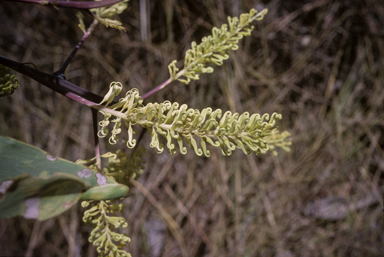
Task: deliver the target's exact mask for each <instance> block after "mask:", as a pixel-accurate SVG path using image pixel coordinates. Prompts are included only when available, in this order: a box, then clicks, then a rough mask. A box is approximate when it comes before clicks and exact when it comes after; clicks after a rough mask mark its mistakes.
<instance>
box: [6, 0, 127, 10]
mask: <svg viewBox="0 0 384 257" xmlns="http://www.w3.org/2000/svg"><path fill="white" fill-rule="evenodd" d="M5 1H10V2H22V3H27V4H39V5H47V6H55V7H63V8H74V9H92V8H100V7H106V6H110V5H114V4H117V3H120V2H123V1H124V0H101V1H97V2H95V1H91V2H85V1H58V0H5Z"/></svg>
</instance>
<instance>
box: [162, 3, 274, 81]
mask: <svg viewBox="0 0 384 257" xmlns="http://www.w3.org/2000/svg"><path fill="white" fill-rule="evenodd" d="M267 12H268V10H267V9H264V10H262V11H260V12H258V11H256V10H255V9H251V10H250V12H249V13H243V14H241V15H240V18H237V17H228V24H224V25H222V26H221V28H220V29H219V28H216V27H214V28H213V29H212V35H210V36H208V37H204V38H203V39H202V40H201V41H202V42H201V43H200V44H199V45H197V44H196V42H192V44H191V49H189V50H187V52H186V53H185V59H184V68H183V69H182V70H181V71H179V68H177V67H176V63H177V61H176V60H175V61H173V62H172V63H171V64H170V65H169V66H168V69H169V73H170V77H171V80H172V81H173V80H179V81H181V82H183V83H185V84H188V83H189V82H190V81H191V79H192V80H198V79H199V78H200V74H201V73H212V72H213V68H212V67H207V66H206V64H207V63H211V64H215V65H218V66H220V65H222V64H223V60H226V59H228V58H229V51H230V50H237V49H238V48H239V47H238V45H237V44H238V42H239V40H240V39H242V38H243V37H244V36H249V35H251V32H252V30H253V29H254V27H253V26H252V25H251V23H252V22H253V21H256V20H257V21H259V20H262V19H263V18H264V15H265V14H266V13H267Z"/></svg>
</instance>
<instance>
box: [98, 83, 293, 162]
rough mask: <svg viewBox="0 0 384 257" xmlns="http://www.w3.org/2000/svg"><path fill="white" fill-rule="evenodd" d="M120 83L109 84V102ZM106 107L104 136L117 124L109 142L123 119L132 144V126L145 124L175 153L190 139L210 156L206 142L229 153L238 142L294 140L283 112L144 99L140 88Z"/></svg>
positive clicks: (267, 146)
mask: <svg viewBox="0 0 384 257" xmlns="http://www.w3.org/2000/svg"><path fill="white" fill-rule="evenodd" d="M121 88H122V86H121V84H120V83H118V82H113V83H111V86H110V90H109V92H108V93H107V95H106V97H105V98H104V100H103V101H102V102H101V103H104V102H106V103H107V104H106V107H108V104H110V103H111V102H112V99H113V97H114V96H117V95H118V94H119V93H120V91H121ZM108 110H109V111H108ZM111 110H113V111H111ZM116 111H117V112H116ZM101 113H102V114H103V115H104V120H103V121H101V122H100V123H99V125H100V126H101V129H100V131H99V133H98V135H99V136H100V137H105V136H107V135H108V133H109V130H108V125H109V124H110V122H112V123H114V126H113V129H112V131H111V136H110V138H109V142H110V143H111V144H115V143H116V142H117V140H118V138H119V136H118V135H119V134H120V133H121V132H122V129H121V123H122V122H124V123H125V126H126V127H127V131H128V139H127V146H128V147H129V148H133V147H134V146H135V145H136V140H135V139H134V138H133V134H134V129H133V126H134V125H141V126H142V127H144V128H146V129H147V130H148V131H149V132H150V134H151V137H152V141H151V143H150V146H151V147H152V148H155V149H156V150H157V152H158V153H161V152H162V151H163V150H164V145H163V144H162V143H161V142H160V138H159V135H160V136H162V137H164V138H165V141H166V147H167V149H168V151H169V152H170V153H171V154H174V153H175V152H176V145H175V143H177V145H178V148H179V151H180V152H181V153H183V154H185V153H186V152H187V149H186V147H185V146H184V142H186V143H187V145H188V146H189V147H190V148H192V149H193V150H194V151H195V153H196V154H197V155H199V156H201V155H202V154H204V155H205V156H207V157H208V156H210V151H209V150H208V149H207V143H208V144H210V145H212V146H214V147H220V148H221V150H222V153H223V154H224V155H230V154H231V153H232V151H234V150H235V149H236V148H240V149H242V150H243V152H244V153H246V154H249V153H251V152H254V153H256V154H262V153H265V152H267V151H268V150H273V149H274V148H275V147H276V146H278V147H282V148H283V149H285V150H289V145H290V141H288V140H286V139H287V137H288V136H289V133H288V132H283V133H280V132H279V131H278V130H277V128H276V126H275V123H276V119H281V115H280V114H278V113H273V114H272V115H269V114H263V115H260V114H252V115H250V114H249V113H248V112H245V113H243V114H241V115H240V114H238V113H231V112H230V111H227V112H225V113H224V114H223V113H222V111H221V110H220V109H217V110H212V109H211V108H205V109H203V110H202V111H199V110H196V109H192V108H188V106H187V105H185V104H183V105H181V106H180V105H179V104H178V103H177V102H175V103H171V102H169V101H165V102H163V103H149V104H147V105H143V99H142V98H141V97H140V95H139V91H138V90H137V89H135V88H134V89H132V90H130V91H128V92H127V93H126V95H125V97H124V98H121V99H120V100H119V101H118V102H117V103H115V104H113V105H111V106H109V107H108V108H104V109H103V110H102V111H101ZM112 117H113V118H112ZM199 145H200V146H201V147H200V146H199Z"/></svg>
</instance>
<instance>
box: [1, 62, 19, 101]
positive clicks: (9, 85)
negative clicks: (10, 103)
mask: <svg viewBox="0 0 384 257" xmlns="http://www.w3.org/2000/svg"><path fill="white" fill-rule="evenodd" d="M9 72H10V69H9V68H7V67H6V66H3V65H0V97H3V96H8V95H12V94H13V92H14V91H15V90H16V89H18V88H19V82H18V81H17V77H16V76H15V75H11V74H9Z"/></svg>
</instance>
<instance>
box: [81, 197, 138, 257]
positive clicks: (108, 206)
mask: <svg viewBox="0 0 384 257" xmlns="http://www.w3.org/2000/svg"><path fill="white" fill-rule="evenodd" d="M81 205H82V206H83V207H86V208H89V209H88V210H86V211H85V212H84V216H83V221H84V222H85V223H87V224H89V225H91V226H93V227H94V229H93V230H92V232H91V235H90V237H89V239H88V240H89V242H91V243H93V245H94V246H96V247H97V251H98V253H99V256H111V257H112V256H114V257H131V255H130V254H129V253H127V252H126V251H125V250H123V248H124V247H126V245H127V244H128V243H129V242H130V241H131V240H130V238H129V237H128V236H127V235H125V234H123V233H117V232H114V230H115V229H117V228H119V227H120V226H121V227H123V228H126V227H127V226H128V224H127V222H126V221H125V219H124V218H123V217H118V216H117V214H116V213H117V212H122V211H123V209H124V205H123V204H122V203H121V204H112V203H111V201H110V200H107V201H83V202H82V203H81Z"/></svg>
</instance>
